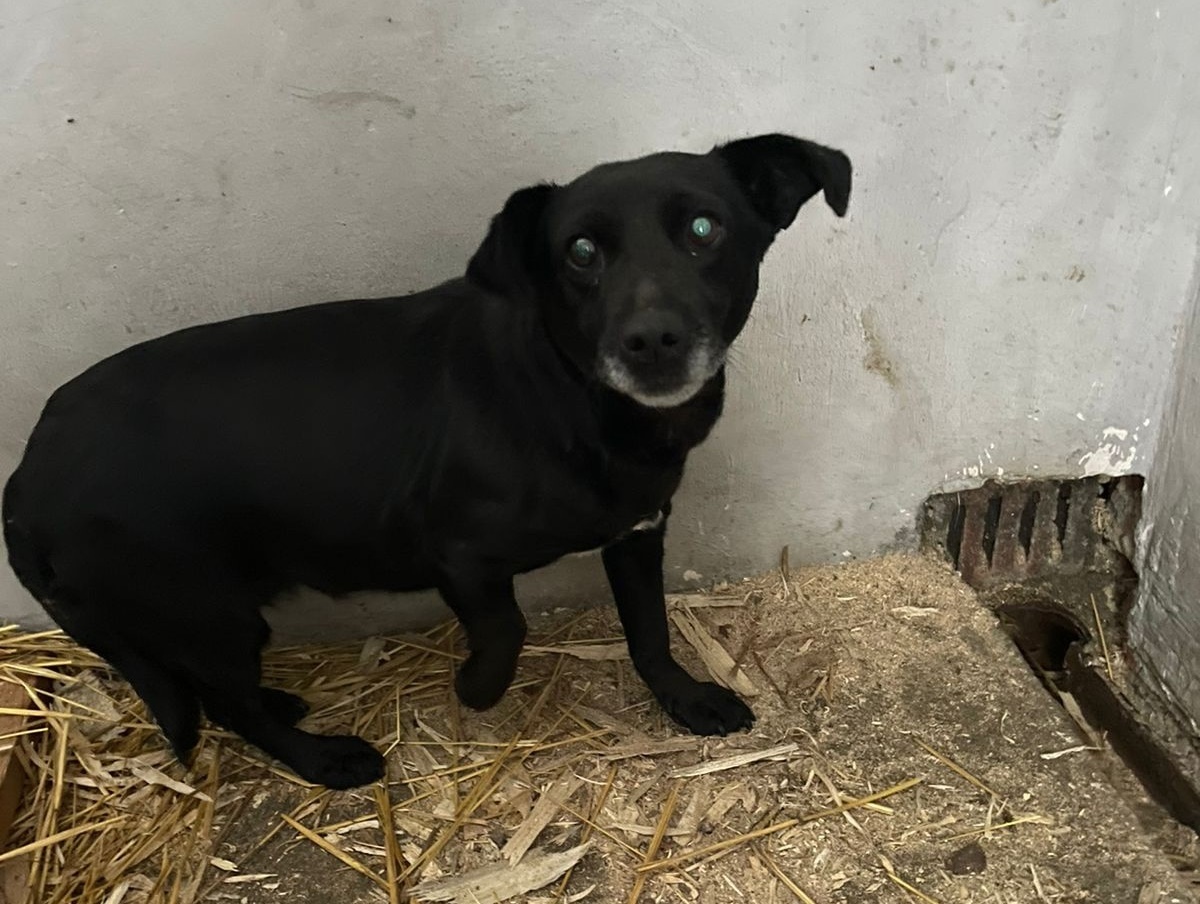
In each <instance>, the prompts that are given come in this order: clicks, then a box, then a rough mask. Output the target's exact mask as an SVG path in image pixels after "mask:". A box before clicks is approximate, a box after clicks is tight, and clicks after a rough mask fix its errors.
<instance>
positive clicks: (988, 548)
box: [983, 493, 1004, 568]
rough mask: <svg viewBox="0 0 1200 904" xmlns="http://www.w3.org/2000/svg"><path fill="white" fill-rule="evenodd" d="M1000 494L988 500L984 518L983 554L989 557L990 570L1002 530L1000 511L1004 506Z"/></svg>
mask: <svg viewBox="0 0 1200 904" xmlns="http://www.w3.org/2000/svg"><path fill="white" fill-rule="evenodd" d="M1003 504H1004V503H1003V500H1002V499H1001V498H1000V494H999V493H997V494H996V495H994V496H992V498H991V499H989V500H988V505H987V513H986V514H985V515H984V516H983V554H984V555H985V556H986V557H987V563H988V568H991V567H992V561H993V559H994V558H995V555H996V533H997V531H998V530H999V529H1000V509H1001V507H1002V506H1003Z"/></svg>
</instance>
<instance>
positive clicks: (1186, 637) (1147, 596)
mask: <svg viewBox="0 0 1200 904" xmlns="http://www.w3.org/2000/svg"><path fill="white" fill-rule="evenodd" d="M1176 369H1177V372H1176V385H1175V391H1174V394H1173V396H1172V398H1171V399H1170V401H1169V403H1168V407H1167V412H1166V416H1165V418H1164V422H1163V430H1162V437H1161V439H1160V441H1159V443H1158V451H1157V454H1156V456H1155V464H1154V469H1153V470H1152V471H1151V472H1150V477H1149V481H1148V483H1147V490H1148V492H1147V498H1146V508H1145V515H1144V517H1143V523H1142V527H1143V530H1142V537H1143V539H1142V543H1141V553H1142V554H1141V557H1140V558H1141V561H1140V563H1139V568H1138V571H1139V573H1140V574H1141V582H1140V584H1139V587H1138V599H1137V603H1136V604H1135V606H1134V609H1133V612H1132V614H1131V616H1130V625H1129V629H1130V630H1129V633H1130V646H1131V647H1132V649H1133V652H1134V654H1135V655H1136V657H1137V660H1138V662H1139V663H1140V664H1141V666H1143V667H1144V668H1146V669H1147V670H1148V671H1149V674H1150V675H1151V676H1152V678H1153V679H1154V681H1155V683H1156V684H1157V685H1158V686H1159V687H1160V688H1161V689H1162V690H1163V691H1165V692H1166V694H1167V696H1168V698H1169V699H1170V700H1171V701H1172V702H1173V703H1175V704H1176V705H1177V706H1178V707H1179V710H1180V711H1181V712H1182V713H1184V714H1185V715H1186V716H1187V717H1189V718H1190V719H1191V721H1192V724H1193V726H1194V727H1200V295H1197V299H1196V304H1195V305H1194V308H1193V313H1192V317H1191V323H1190V324H1189V325H1188V328H1187V330H1186V331H1185V333H1184V335H1183V338H1182V340H1181V342H1180V345H1179V349H1178V352H1177V355H1176Z"/></svg>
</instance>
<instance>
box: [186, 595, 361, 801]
mask: <svg viewBox="0 0 1200 904" xmlns="http://www.w3.org/2000/svg"><path fill="white" fill-rule="evenodd" d="M228 615H229V617H230V619H231V621H233V625H232V626H231V625H229V624H227V623H223V624H222V625H220V626H213V627H212V628H210V629H209V630H210V632H212V633H210V635H209V636H207V637H205V636H204V633H206V632H203V631H201V632H200V633H199V634H198V635H194V637H193V641H194V643H197V642H198V644H199V646H198V647H195V651H196V652H194V653H193V654H192V655H191V656H190V657H189V662H188V668H189V671H190V672H191V674H192V678H193V680H194V681H195V686H196V689H197V691H198V692H199V694H200V698H201V700H202V701H203V704H204V711H205V712H206V713H207V714H208V717H209V718H210V719H212V721H213V722H215V723H217V724H218V725H221V726H223V727H225V728H227V729H229V730H230V731H233V732H235V733H237V734H239V735H241V736H242V737H243V738H245V739H246V740H247V741H249V742H250V743H251V744H253V745H254V746H255V747H258V748H259V749H260V750H262V751H264V752H265V753H267V754H269V755H270V756H272V757H274V758H275V759H277V760H279V761H280V762H282V763H283V764H285V765H286V766H288V767H289V768H290V769H292V771H294V772H295V773H296V774H297V775H299V776H300V777H301V778H303V779H305V780H306V781H310V782H312V783H314V784H318V785H324V786H326V787H327V788H334V789H342V788H353V787H357V786H359V785H365V784H368V783H369V782H373V781H375V780H376V779H378V778H380V777H382V775H383V771H384V763H383V757H382V756H380V754H379V752H378V751H376V750H375V749H374V748H373V747H371V745H369V744H368V743H367V742H366V741H364V740H363V739H362V738H358V737H355V736H353V735H337V736H325V735H315V734H310V733H309V732H306V731H301V730H300V729H298V728H295V727H294V723H295V722H296V721H297V720H298V719H299V718H300V717H301V716H302V715H303V714H304V710H305V709H306V708H307V707H306V705H305V704H304V701H302V700H301V699H300V698H299V697H296V696H293V695H292V694H288V693H286V692H285V691H279V690H274V689H272V688H263V687H261V686H260V685H259V679H260V675H261V651H262V647H263V644H264V643H265V641H266V638H267V633H268V629H267V625H266V622H265V621H264V620H263V619H262V616H261V615H260V614H259V613H257V612H254V613H253V614H252V615H250V614H248V613H247V612H246V611H245V610H242V611H241V612H239V613H228ZM218 627H219V630H218ZM230 627H232V628H233V630H229V628H230Z"/></svg>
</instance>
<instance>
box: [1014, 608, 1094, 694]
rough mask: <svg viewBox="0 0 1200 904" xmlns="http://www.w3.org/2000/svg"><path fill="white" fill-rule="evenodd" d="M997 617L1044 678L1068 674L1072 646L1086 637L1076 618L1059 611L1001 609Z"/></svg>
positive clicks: (1027, 660)
mask: <svg viewBox="0 0 1200 904" xmlns="http://www.w3.org/2000/svg"><path fill="white" fill-rule="evenodd" d="M997 614H998V615H999V616H1000V618H1001V621H1002V622H1003V623H1004V627H1005V628H1006V629H1007V630H1008V633H1009V634H1010V635H1011V637H1012V639H1013V642H1014V643H1016V645H1017V649H1018V650H1020V651H1021V655H1022V656H1023V657H1024V658H1025V661H1026V662H1028V663H1029V665H1030V666H1031V667H1032V668H1033V670H1034V671H1035V672H1037V673H1039V674H1040V675H1042V676H1043V677H1045V676H1047V675H1056V674H1058V673H1060V672H1063V671H1065V669H1066V663H1067V653H1069V652H1070V650H1071V645H1072V644H1076V643H1080V642H1082V641H1083V640H1084V639H1085V638H1086V636H1087V635H1086V633H1085V632H1084V630H1083V629H1082V627H1080V625H1078V624H1077V623H1076V622H1075V620H1074V619H1073V618H1071V617H1070V616H1069V615H1067V614H1066V613H1065V612H1062V611H1061V610H1058V609H1041V608H1033V607H1030V606H1027V605H1018V606H1000V607H998V609H997Z"/></svg>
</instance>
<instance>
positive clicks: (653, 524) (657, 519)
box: [631, 510, 666, 532]
mask: <svg viewBox="0 0 1200 904" xmlns="http://www.w3.org/2000/svg"><path fill="white" fill-rule="evenodd" d="M665 519H666V515H665V514H663V512H662V511H661V510H660V511H658V512H657V513H656V514H655V515H654V516H653V517H651V518H644V519H642V520H641V521H639V522H638V523H637V524H635V525H634V526H633V527H632V528H631V532H636V531H644V530H654V529H655V528H657V527H660V526H662V523H663V521H664V520H665Z"/></svg>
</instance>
